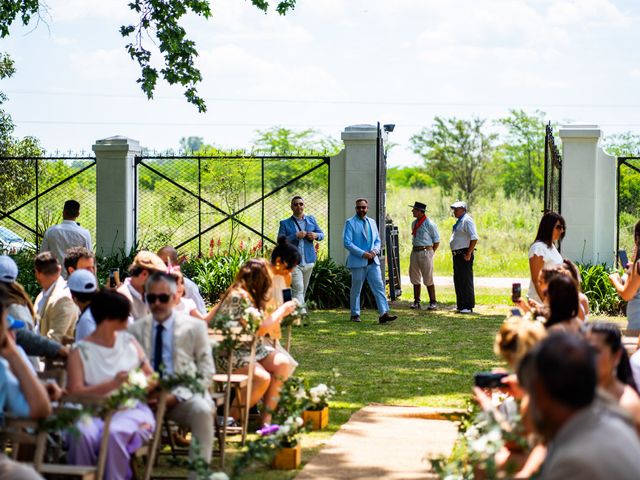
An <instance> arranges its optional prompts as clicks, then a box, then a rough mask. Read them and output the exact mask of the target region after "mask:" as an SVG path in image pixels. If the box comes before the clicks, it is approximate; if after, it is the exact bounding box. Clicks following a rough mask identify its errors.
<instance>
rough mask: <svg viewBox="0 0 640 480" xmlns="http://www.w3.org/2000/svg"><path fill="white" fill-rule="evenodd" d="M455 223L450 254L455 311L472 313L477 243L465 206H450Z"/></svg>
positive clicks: (475, 233)
mask: <svg viewBox="0 0 640 480" xmlns="http://www.w3.org/2000/svg"><path fill="white" fill-rule="evenodd" d="M451 210H453V216H454V217H456V219H457V220H456V223H455V224H454V225H453V231H452V232H451V240H450V241H449V246H450V247H451V254H452V255H453V285H454V287H455V289H456V305H457V308H456V311H457V312H458V313H472V312H473V307H475V303H476V298H475V293H474V289H473V251H474V249H475V248H476V243H478V232H477V231H476V224H475V223H474V221H473V218H471V216H469V214H467V204H466V203H464V202H460V201H458V202H455V203H453V204H451Z"/></svg>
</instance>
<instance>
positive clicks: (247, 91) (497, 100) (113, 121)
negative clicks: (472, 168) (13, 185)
mask: <svg viewBox="0 0 640 480" xmlns="http://www.w3.org/2000/svg"><path fill="white" fill-rule="evenodd" d="M126 4H127V1H126V0H118V1H116V0H108V1H107V0H49V1H48V5H49V14H48V17H46V24H45V23H43V22H41V23H40V24H39V25H38V26H37V28H34V27H36V25H35V24H33V25H31V26H29V27H27V28H22V27H19V26H16V27H15V28H14V29H13V30H12V35H11V37H10V38H8V39H4V40H3V41H2V43H1V44H0V50H2V51H7V52H8V53H10V54H11V55H12V56H13V58H14V59H15V61H16V66H17V69H18V71H17V73H16V75H15V76H14V77H13V78H11V79H9V80H5V81H3V82H2V85H1V87H0V88H1V89H2V90H3V91H5V92H6V93H7V94H8V95H9V97H10V101H9V102H8V103H7V104H6V109H7V110H8V111H9V113H11V114H12V116H13V119H14V121H15V123H16V124H17V128H16V134H18V135H21V136H22V135H34V136H36V137H38V138H40V139H41V141H42V143H43V144H44V146H45V147H46V148H47V149H49V150H56V149H59V150H65V151H66V150H72V151H80V150H82V149H84V150H90V148H91V145H92V144H93V142H94V141H95V140H97V139H100V138H104V137H108V136H112V135H125V136H127V137H131V138H134V139H137V140H139V141H140V142H141V143H142V144H143V145H144V146H147V147H149V148H155V149H166V148H176V147H177V146H178V143H179V140H180V138H181V137H183V136H201V137H204V139H205V141H207V142H208V143H213V144H216V145H219V146H230V147H231V146H232V147H246V146H248V145H249V144H250V142H251V140H252V139H253V138H254V137H255V130H256V129H266V128H269V127H270V126H274V125H281V126H285V127H289V128H294V129H303V128H316V129H318V130H320V131H322V132H323V133H324V134H326V135H331V136H334V137H339V135H340V132H341V131H342V129H343V128H344V127H345V126H347V125H352V124H360V123H375V122H376V121H380V122H381V123H395V124H396V125H397V127H396V130H395V132H394V133H393V134H392V137H391V140H392V141H393V142H395V143H397V144H398V148H395V149H393V150H392V151H391V152H390V158H389V163H390V164H391V165H403V164H411V163H416V162H417V161H418V159H417V158H416V157H415V156H414V155H413V154H412V153H411V152H410V149H409V142H408V140H409V137H410V136H411V135H412V134H413V133H415V132H417V131H419V130H420V129H421V127H423V126H429V125H431V123H432V121H433V117H434V116H435V115H440V116H457V117H462V118H465V117H470V116H472V115H477V116H480V117H483V118H488V119H495V118H498V117H500V116H504V115H505V114H506V113H507V111H508V110H509V108H524V109H525V110H529V111H533V110H535V109H539V110H542V111H544V112H546V114H547V117H548V119H549V120H552V121H554V122H559V123H562V122H565V121H567V120H572V121H577V122H586V123H596V124H600V125H601V126H602V127H603V129H604V131H605V133H607V134H608V133H615V132H620V131H626V130H631V131H636V132H640V114H639V112H640V89H639V88H638V85H639V84H640V49H638V45H640V41H639V40H640V38H639V37H640V28H638V26H639V19H640V3H639V2H637V1H634V0H627V1H623V0H616V1H613V0H449V1H442V0H439V1H434V0H393V1H391V0H386V1H382V0H298V6H297V8H296V9H295V10H294V11H293V12H291V13H290V14H289V15H287V16H286V17H280V16H278V15H277V14H276V13H275V12H271V13H270V14H269V15H264V14H262V13H260V12H259V11H258V10H257V9H255V8H254V7H252V6H251V5H250V4H249V3H248V2H246V1H241V0H221V1H215V2H212V9H213V17H212V18H211V19H209V20H208V21H205V20H203V19H200V18H197V17H189V18H188V19H186V22H185V26H186V27H187V29H188V31H189V34H190V35H191V36H192V38H193V39H195V41H196V42H197V46H198V50H199V52H200V56H199V58H198V65H199V67H200V68H201V70H202V72H203V75H204V81H203V82H202V83H201V85H200V87H199V91H200V94H201V95H202V96H203V97H205V98H206V99H207V104H208V108H209V111H208V112H207V113H206V114H199V113H198V112H197V111H196V109H195V108H194V107H193V106H191V105H190V104H187V103H186V101H185V100H183V97H182V92H181V91H180V89H179V88H178V87H169V86H167V85H165V84H160V86H159V88H158V90H157V93H156V99H155V100H153V101H148V100H146V98H145V97H144V95H143V94H142V93H141V91H140V90H139V88H138V86H137V84H136V83H135V80H136V79H137V76H138V70H137V67H136V65H135V64H134V63H133V61H132V60H130V59H129V58H128V56H127V54H126V52H125V50H124V45H125V44H126V41H125V39H123V38H122V37H121V36H120V34H119V33H118V28H119V26H120V25H121V24H124V23H126V22H127V20H129V19H131V18H132V16H131V15H132V14H131V13H130V11H129V9H128V8H127V6H126Z"/></svg>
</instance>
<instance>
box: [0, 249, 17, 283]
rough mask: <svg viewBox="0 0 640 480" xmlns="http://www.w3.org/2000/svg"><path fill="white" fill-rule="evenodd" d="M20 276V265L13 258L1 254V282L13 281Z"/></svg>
mask: <svg viewBox="0 0 640 480" xmlns="http://www.w3.org/2000/svg"><path fill="white" fill-rule="evenodd" d="M17 278H18V265H16V262H15V261H14V260H13V258H11V257H8V256H7V255H0V282H3V283H13V282H15V281H16V279H17Z"/></svg>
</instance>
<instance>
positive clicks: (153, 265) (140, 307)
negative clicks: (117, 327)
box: [117, 250, 167, 323]
mask: <svg viewBox="0 0 640 480" xmlns="http://www.w3.org/2000/svg"><path fill="white" fill-rule="evenodd" d="M166 271H167V267H166V266H165V264H164V263H162V260H160V257H158V256H157V255H156V254H155V253H153V252H148V251H146V250H141V251H139V252H138V254H137V255H136V256H135V258H134V259H133V263H132V264H131V265H130V266H129V274H130V276H129V277H127V278H125V280H124V282H122V285H120V287H118V290H117V292H118V293H121V294H122V295H124V296H125V297H127V298H128V299H129V301H130V302H131V318H129V323H132V322H134V321H136V320H138V319H139V318H142V317H145V316H147V315H149V314H150V313H151V310H150V309H149V305H147V302H146V301H145V298H144V293H145V290H144V289H145V286H144V285H145V282H146V281H147V279H148V278H149V276H151V275H152V274H153V273H155V272H166Z"/></svg>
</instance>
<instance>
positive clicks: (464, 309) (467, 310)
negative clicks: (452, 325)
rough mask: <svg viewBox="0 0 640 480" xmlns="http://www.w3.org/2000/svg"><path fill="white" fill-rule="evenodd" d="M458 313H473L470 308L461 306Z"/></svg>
mask: <svg viewBox="0 0 640 480" xmlns="http://www.w3.org/2000/svg"><path fill="white" fill-rule="evenodd" d="M458 313H473V310H471V309H470V308H461V309H460V310H458Z"/></svg>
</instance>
